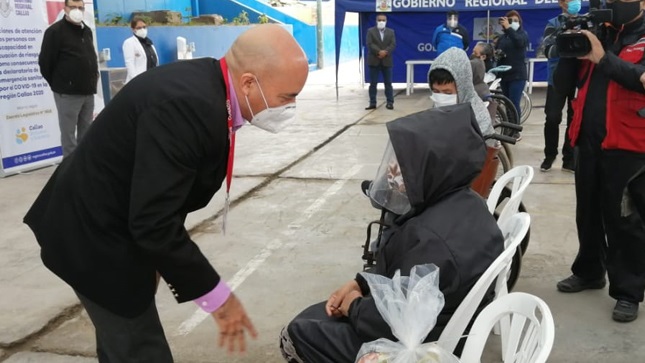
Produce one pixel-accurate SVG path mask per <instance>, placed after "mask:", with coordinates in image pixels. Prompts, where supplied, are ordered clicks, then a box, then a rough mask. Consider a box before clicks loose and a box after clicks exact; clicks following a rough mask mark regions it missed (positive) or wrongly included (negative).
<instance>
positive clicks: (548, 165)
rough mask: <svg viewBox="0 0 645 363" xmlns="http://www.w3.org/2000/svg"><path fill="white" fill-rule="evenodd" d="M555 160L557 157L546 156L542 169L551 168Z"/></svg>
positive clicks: (547, 169)
mask: <svg viewBox="0 0 645 363" xmlns="http://www.w3.org/2000/svg"><path fill="white" fill-rule="evenodd" d="M553 160H555V158H545V159H544V161H543V162H542V165H540V171H549V170H551V165H553Z"/></svg>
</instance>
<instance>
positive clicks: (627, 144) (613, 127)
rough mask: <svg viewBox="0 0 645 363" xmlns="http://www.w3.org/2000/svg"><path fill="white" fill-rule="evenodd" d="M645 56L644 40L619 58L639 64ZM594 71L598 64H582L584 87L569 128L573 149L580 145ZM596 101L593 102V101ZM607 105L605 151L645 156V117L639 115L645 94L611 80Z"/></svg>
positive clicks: (579, 94) (575, 104) (625, 48)
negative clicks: (611, 150) (585, 106)
mask: <svg viewBox="0 0 645 363" xmlns="http://www.w3.org/2000/svg"><path fill="white" fill-rule="evenodd" d="M644 55H645V37H642V38H641V39H640V40H638V41H637V42H636V43H634V44H631V45H627V46H625V47H624V48H623V49H622V50H621V51H620V53H619V54H618V57H619V58H620V59H622V60H623V61H627V62H629V63H632V64H637V63H640V62H641V61H642V59H643V56H644ZM607 56H609V55H607ZM594 69H595V65H594V64H593V63H591V62H590V61H586V60H585V61H583V62H582V67H581V68H580V72H579V77H578V79H579V83H580V84H582V86H581V87H580V88H579V89H578V95H577V97H576V99H575V100H573V102H572V105H573V110H574V114H573V120H572V121H571V126H570V128H569V138H570V139H571V145H573V146H575V145H576V142H577V139H578V135H579V133H580V126H581V124H582V118H583V110H584V105H585V102H586V98H587V93H588V89H589V82H590V80H591V75H592V72H593V71H594ZM595 101H596V100H591V102H595ZM598 101H599V102H600V101H602V100H598ZM606 102H607V113H606V115H605V119H606V121H605V127H606V130H607V134H606V136H605V138H604V140H603V142H602V148H603V149H604V150H610V149H618V150H627V151H633V152H639V153H645V118H642V117H640V116H639V115H638V111H639V110H640V109H643V108H645V94H643V93H638V92H635V91H632V90H629V89H627V88H625V87H623V86H621V85H620V84H618V83H617V82H615V81H613V80H610V81H609V86H608V88H607V98H606Z"/></svg>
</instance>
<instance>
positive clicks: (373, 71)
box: [369, 65, 394, 106]
mask: <svg viewBox="0 0 645 363" xmlns="http://www.w3.org/2000/svg"><path fill="white" fill-rule="evenodd" d="M379 74H383V84H384V85H385V101H386V102H387V103H388V104H390V105H392V104H394V91H393V89H392V67H384V66H382V65H379V66H370V88H369V95H370V106H376V86H377V85H378V76H379Z"/></svg>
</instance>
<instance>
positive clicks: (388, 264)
mask: <svg viewBox="0 0 645 363" xmlns="http://www.w3.org/2000/svg"><path fill="white" fill-rule="evenodd" d="M387 129H388V133H389V136H390V141H391V142H392V146H393V147H394V151H395V153H396V155H397V159H398V161H399V164H400V167H401V172H402V174H403V179H404V181H405V185H406V191H407V193H408V198H409V200H410V204H411V205H412V209H411V211H410V212H409V213H407V214H406V215H403V216H400V217H399V218H398V219H397V220H396V224H395V226H393V227H391V228H392V233H391V234H390V235H389V238H388V239H387V240H386V241H384V245H383V246H382V249H381V250H379V254H378V258H377V264H376V271H375V273H377V274H380V275H384V276H387V277H392V276H393V275H394V273H395V271H396V270H401V275H404V276H409V273H410V270H411V268H412V267H413V266H415V265H420V264H427V263H434V264H435V265H437V266H438V267H439V276H440V285H439V287H440V289H441V291H442V292H443V294H444V298H445V306H444V308H443V310H442V312H441V313H440V315H439V317H438V321H437V325H436V326H435V328H434V329H433V330H432V331H431V332H430V334H429V335H428V337H427V338H426V341H435V340H437V339H438V338H439V335H440V334H441V332H442V331H443V328H444V327H445V325H446V324H447V323H448V320H449V319H450V317H451V316H452V314H453V312H454V311H455V310H456V309H457V307H458V306H459V304H460V303H461V301H462V300H463V299H464V297H465V296H466V294H467V293H468V292H469V291H470V289H471V288H472V286H473V285H474V284H475V283H476V282H477V279H478V278H479V277H480V276H481V274H482V273H484V271H485V270H486V269H487V268H488V266H490V264H491V263H492V262H493V261H494V260H495V258H496V257H497V256H498V255H499V254H500V253H501V252H502V250H503V245H504V242H503V237H502V234H501V232H500V231H499V229H498V228H497V223H496V222H495V219H494V218H493V216H492V215H491V214H490V213H489V212H488V209H487V208H486V205H485V203H484V201H483V200H482V198H481V197H479V195H477V194H476V193H475V192H473V191H472V190H471V189H470V187H469V186H470V184H471V182H472V180H473V179H474V178H475V177H476V176H477V175H478V174H479V173H480V171H481V169H482V167H483V164H484V159H485V156H486V148H485V145H484V140H483V137H482V135H481V133H480V131H479V127H478V125H477V122H476V120H475V116H474V114H473V112H472V109H471V107H470V106H469V104H459V105H455V106H448V107H442V108H434V109H430V110H427V111H422V112H419V113H416V114H412V115H409V116H406V117H403V118H400V119H397V120H395V121H392V122H390V123H388V124H387ZM455 145H459V147H456V146H455ZM357 281H358V282H359V285H360V286H361V289H362V290H363V295H364V297H362V298H358V299H356V300H355V301H354V302H353V303H352V305H351V307H350V309H349V317H348V318H330V317H327V315H326V314H325V310H324V305H325V303H324V302H323V303H319V304H316V305H313V306H311V307H309V308H308V309H306V310H305V311H303V312H302V313H300V314H299V315H298V316H297V317H296V318H295V319H294V320H293V321H292V322H291V323H289V325H288V326H287V331H288V333H289V336H290V338H291V340H292V342H293V345H294V347H295V349H296V351H297V353H298V355H299V356H300V358H302V359H303V360H304V361H305V362H315V363H326V362H329V363H332V362H333V363H341V362H354V361H355V358H356V355H357V353H358V351H359V349H360V346H361V345H362V344H363V343H365V342H370V341H373V340H376V339H378V338H387V339H390V340H396V338H395V337H394V336H393V335H392V331H391V329H390V327H389V326H388V324H387V323H386V322H385V321H384V320H383V318H382V317H381V315H380V313H379V312H378V310H377V308H376V305H375V303H374V300H373V298H372V297H371V295H370V292H369V287H368V284H367V283H366V282H365V280H364V279H363V278H362V277H361V276H360V275H357Z"/></svg>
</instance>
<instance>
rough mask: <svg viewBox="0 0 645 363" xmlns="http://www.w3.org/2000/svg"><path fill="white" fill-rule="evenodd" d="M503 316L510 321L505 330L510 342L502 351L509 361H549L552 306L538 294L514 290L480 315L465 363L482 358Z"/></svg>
mask: <svg viewBox="0 0 645 363" xmlns="http://www.w3.org/2000/svg"><path fill="white" fill-rule="evenodd" d="M538 312H539V316H538V314H537V313H538ZM501 319H508V320H509V323H510V329H509V330H508V332H505V334H506V336H505V337H506V340H507V342H508V344H507V346H506V348H505V351H503V352H502V355H503V356H506V357H507V358H508V359H507V360H508V361H509V362H513V363H544V362H546V361H547V358H549V354H551V348H553V340H554V338H555V324H554V322H553V315H551V310H550V309H549V306H548V305H547V304H546V303H545V302H544V301H543V300H542V299H540V298H539V297H537V296H534V295H531V294H527V293H523V292H513V293H510V294H508V295H506V296H503V297H500V298H499V299H496V300H495V301H493V302H492V303H490V304H489V305H488V306H487V307H486V308H485V309H484V310H482V312H481V313H480V314H479V315H478V316H477V319H475V323H474V324H473V326H472V328H471V329H470V334H469V335H468V338H467V340H466V345H465V346H464V350H463V352H462V354H461V358H460V359H459V360H460V362H461V363H480V362H481V356H482V352H483V351H484V347H485V345H486V341H487V340H488V337H489V334H490V331H491V329H492V328H493V326H494V325H495V324H497V323H498V322H499V321H500V320H501ZM503 337H504V336H503ZM503 349H504V348H503Z"/></svg>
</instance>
